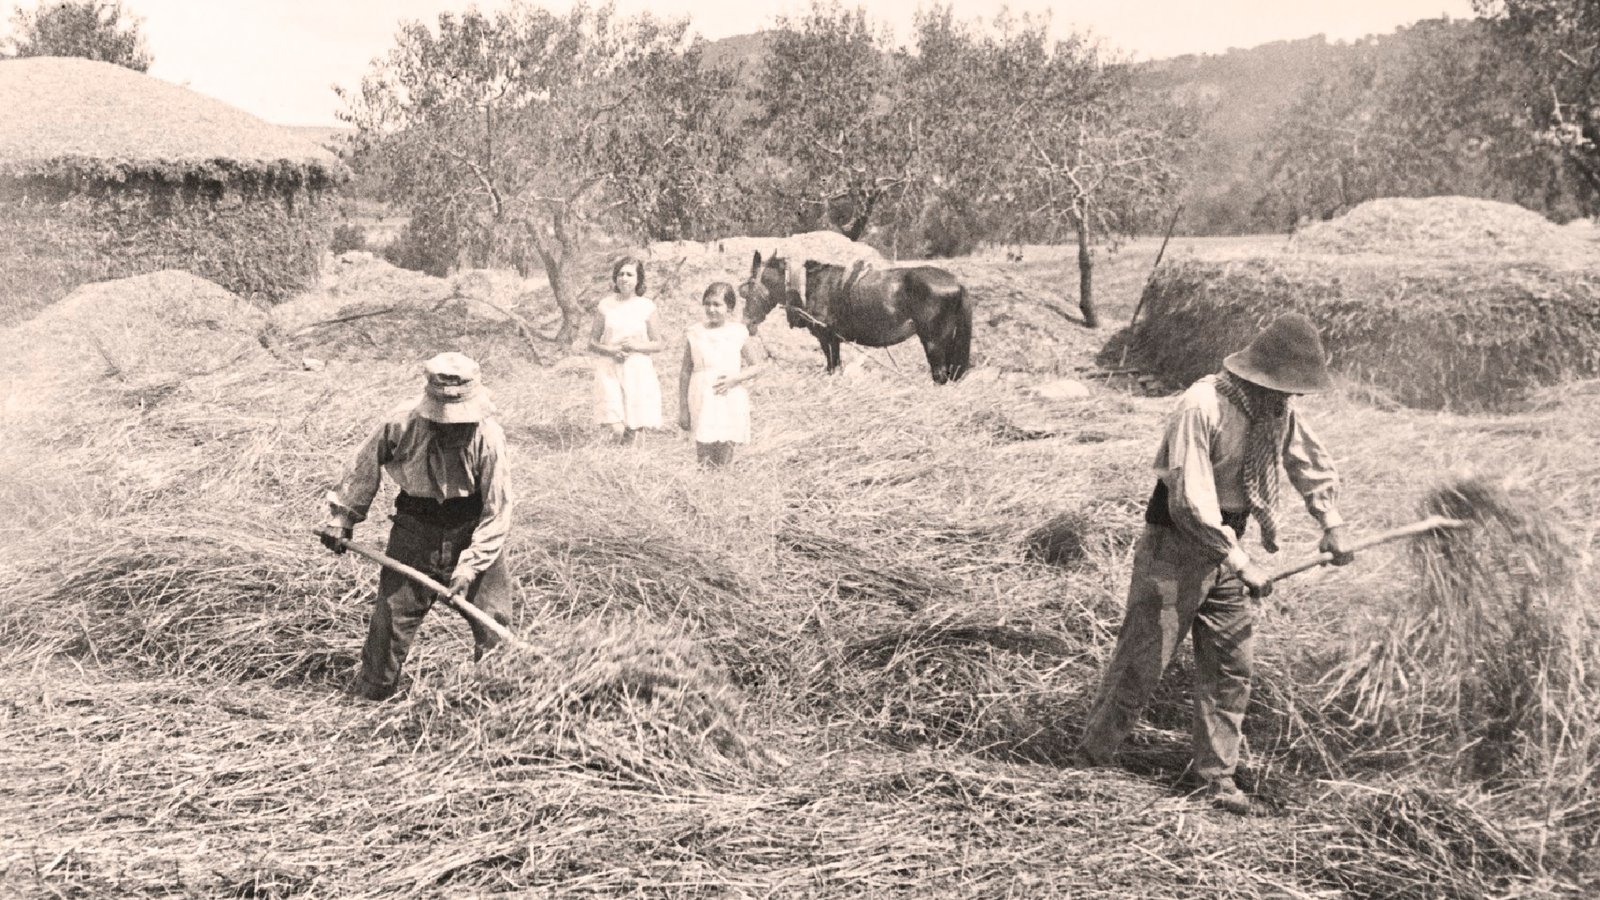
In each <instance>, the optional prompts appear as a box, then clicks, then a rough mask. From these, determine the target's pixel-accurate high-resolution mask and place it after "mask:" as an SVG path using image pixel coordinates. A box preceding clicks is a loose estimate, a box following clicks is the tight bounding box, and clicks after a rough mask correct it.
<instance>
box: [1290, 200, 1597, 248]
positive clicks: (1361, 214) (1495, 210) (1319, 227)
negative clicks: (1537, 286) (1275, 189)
mask: <svg viewBox="0 0 1600 900" xmlns="http://www.w3.org/2000/svg"><path fill="white" fill-rule="evenodd" d="M1577 244H1578V240H1577V239H1576V237H1575V236H1574V235H1573V234H1572V233H1571V232H1568V231H1564V230H1563V229H1562V228H1561V227H1560V226H1559V225H1556V224H1555V223H1554V222H1551V221H1550V220H1549V219H1546V218H1545V217H1544V216H1541V215H1539V214H1538V213H1536V212H1533V211H1532V210H1528V209H1524V208H1522V207H1520V206H1516V205H1513V204H1510V203H1497V202H1495V201H1493V200H1480V199H1478V198H1476V197H1384V198H1382V199H1379V200H1371V201H1368V202H1366V203H1363V204H1361V205H1360V206H1357V207H1356V208H1355V209H1352V210H1350V212H1349V213H1347V214H1345V215H1343V216H1340V217H1338V218H1336V219H1331V220H1329V221H1327V222H1317V223H1315V224H1313V225H1308V226H1307V227H1306V228H1304V229H1302V230H1301V231H1300V232H1299V233H1297V234H1296V235H1295V236H1294V239H1293V240H1292V241H1291V246H1292V247H1293V248H1294V249H1296V250H1298V251H1301V252H1305V253H1388V254H1405V255H1407V256H1418V255H1423V256H1455V255H1461V254H1492V255H1495V256H1505V255H1507V254H1510V255H1519V256H1520V255H1543V254H1546V253H1550V252H1559V251H1561V250H1570V249H1572V248H1573V247H1574V246H1576V245H1577Z"/></svg>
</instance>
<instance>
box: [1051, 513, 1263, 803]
mask: <svg viewBox="0 0 1600 900" xmlns="http://www.w3.org/2000/svg"><path fill="white" fill-rule="evenodd" d="M1255 616H1256V611H1255V601H1253V600H1252V599H1251V598H1250V597H1249V595H1248V594H1246V593H1245V590H1244V584H1243V582H1241V581H1239V579H1238V577H1237V576H1234V575H1231V574H1229V575H1224V574H1223V573H1222V570H1221V568H1220V567H1219V566H1218V565H1217V563H1216V561H1215V560H1212V559H1209V558H1208V557H1207V556H1206V555H1205V554H1204V552H1202V551H1201V550H1200V548H1199V546H1198V545H1196V544H1194V543H1191V542H1190V541H1189V540H1188V539H1186V538H1185V537H1183V536H1182V535H1181V534H1179V533H1178V531H1177V530H1176V529H1173V528H1168V527H1166V526H1162V525H1146V526H1145V530H1144V534H1143V535H1141V536H1140V538H1139V544H1138V546H1137V547H1136V548H1135V550H1134V556H1133V579H1132V581H1131V583H1130V584H1129V587H1128V607H1127V612H1126V614H1125V615H1124V617H1123V620H1122V630H1121V631H1120V632H1119V633H1118V634H1117V646H1116V649H1115V650H1113V651H1112V652H1111V662H1110V663H1109V664H1108V665H1107V666H1106V673H1105V676H1104V678H1103V679H1102V680H1101V683H1100V691H1099V694H1098V695H1097V696H1096V698H1095V702H1094V707H1093V708H1092V709H1091V711H1090V713H1089V722H1088V725H1087V727H1086V728H1085V729H1084V735H1083V741H1082V743H1081V744H1079V750H1080V751H1081V752H1083V753H1084V755H1085V756H1086V757H1088V758H1089V759H1090V760H1091V761H1092V762H1095V763H1097V764H1106V763H1109V762H1110V761H1111V759H1112V756H1113V754H1114V753H1115V752H1116V749H1117V746H1118V745H1120V744H1121V743H1122V741H1123V739H1124V738H1126V737H1127V736H1128V733H1129V732H1131V731H1132V730H1133V727H1134V725H1135V724H1136V723H1137V722H1138V720H1139V715H1140V713H1141V712H1142V711H1143V710H1144V706H1145V704H1146V703H1147V702H1149V700H1150V695H1151V694H1152V693H1153V692H1154V691H1155V689H1156V685H1157V683H1159V682H1160V681H1161V674H1162V673H1163V672H1165V671H1166V668H1167V664H1168V663H1169V662H1171V661H1172V655H1173V653H1174V652H1175V651H1176V650H1177V648H1178V645H1179V644H1180V643H1182V641H1183V639H1184V638H1185V637H1188V636H1190V635H1192V636H1193V639H1194V660H1195V684H1194V762H1195V770H1196V771H1197V772H1199V774H1200V775H1201V777H1203V778H1205V779H1207V780H1210V781H1216V780H1220V779H1225V778H1232V777H1233V774H1234V771H1235V770H1236V769H1237V767H1238V765H1239V746H1240V741H1241V728H1242V726H1243V724H1244V714H1245V708H1246V707H1247V706H1249V704H1250V677H1251V674H1252V673H1253V671H1254V668H1255V665H1254V657H1255V654H1254V644H1255Z"/></svg>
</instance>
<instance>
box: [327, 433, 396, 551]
mask: <svg viewBox="0 0 1600 900" xmlns="http://www.w3.org/2000/svg"><path fill="white" fill-rule="evenodd" d="M390 431H391V429H390V427H389V424H388V423H384V424H383V425H380V426H378V428H377V429H376V430H374V431H373V433H372V436H371V437H369V438H367V440H366V442H365V443H363V444H362V445H361V449H359V450H357V451H356V455H355V458H354V459H353V460H352V461H351V463H350V468H349V469H348V470H347V471H346V472H345V475H344V478H343V479H341V480H340V481H339V483H338V484H337V485H335V486H334V488H333V489H332V490H330V491H328V494H327V500H328V510H329V516H330V518H331V519H332V520H333V521H334V522H335V523H337V524H339V525H341V526H343V527H346V528H348V527H350V526H352V525H354V524H356V523H357V522H361V521H364V520H365V519H366V518H367V510H369V509H371V508H372V498H374V497H376V496H377V495H378V485H379V483H380V482H381V481H382V479H383V467H384V465H385V464H387V463H388V462H389V459H390V457H391V456H392V455H393V453H394V440H393V436H392V435H391V434H390Z"/></svg>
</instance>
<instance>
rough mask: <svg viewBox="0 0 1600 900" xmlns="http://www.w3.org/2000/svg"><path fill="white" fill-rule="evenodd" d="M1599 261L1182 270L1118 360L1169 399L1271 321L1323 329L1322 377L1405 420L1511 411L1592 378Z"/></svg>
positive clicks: (1283, 263)
mask: <svg viewBox="0 0 1600 900" xmlns="http://www.w3.org/2000/svg"><path fill="white" fill-rule="evenodd" d="M1597 261H1600V255H1596V254H1593V253H1592V252H1591V251H1588V250H1585V251H1583V252H1582V255H1576V254H1574V255H1569V256H1567V257H1564V258H1547V259H1534V258H1529V257H1524V258H1510V257H1507V258H1500V259H1497V258H1493V257H1487V256H1460V257H1455V258H1450V259H1426V258H1424V259H1417V258H1412V257H1404V256H1382V255H1376V254H1367V255H1361V256H1335V255H1318V256H1313V255H1306V254H1291V253H1283V254H1274V255H1262V256H1251V257H1242V258H1232V259H1213V258H1199V257H1190V258H1187V259H1180V260H1176V261H1174V262H1172V263H1170V264H1168V265H1165V266H1163V267H1162V268H1161V269H1160V270H1159V271H1158V272H1157V273H1156V275H1155V277H1154V278H1153V279H1152V281H1151V283H1150V286H1149V287H1148V288H1147V289H1146V292H1145V295H1144V309H1145V313H1146V314H1145V315H1144V317H1143V318H1142V319H1141V320H1140V322H1139V323H1138V326H1137V330H1136V332H1135V333H1134V334H1133V336H1132V338H1131V340H1130V342H1129V351H1130V360H1132V361H1134V362H1135V363H1136V364H1137V365H1138V366H1139V367H1140V368H1142V369H1144V370H1145V371H1148V372H1152V373H1156V374H1159V375H1160V376H1161V377H1163V378H1165V379H1167V380H1168V381H1170V382H1172V383H1173V384H1174V385H1178V384H1185V383H1188V382H1190V381H1192V380H1194V379H1195V378H1198V377H1200V376H1201V375H1205V374H1207V373H1209V372H1214V371H1216V370H1217V369H1218V368H1219V367H1220V365H1221V364H1222V359H1223V357H1225V356H1226V355H1227V354H1229V353H1231V352H1233V351H1235V350H1239V349H1242V348H1243V347H1244V345H1245V344H1246V343H1248V341H1249V339H1250V337H1251V336H1252V335H1254V334H1255V333H1256V332H1257V331H1258V330H1259V329H1260V328H1262V327H1263V326H1264V325H1265V324H1266V323H1268V322H1270V321H1271V320H1272V319H1274V318H1275V317H1277V316H1278V315H1279V314H1281V313H1283V312H1287V311H1290V310H1296V311H1299V312H1303V313H1305V314H1307V315H1309V316H1310V317H1311V319H1312V320H1313V321H1314V322H1316V323H1317V326H1318V327H1319V328H1320V329H1321V332H1322V339H1323V342H1324V344H1325V346H1326V348H1327V350H1328V352H1329V354H1330V355H1331V357H1332V364H1333V366H1334V368H1335V369H1336V370H1337V371H1339V372H1340V373H1341V374H1342V375H1343V376H1344V377H1346V378H1347V379H1350V380H1353V381H1355V382H1357V383H1360V384H1362V385H1364V386H1366V387H1368V388H1370V389H1375V390H1376V391H1377V392H1378V393H1379V394H1381V395H1387V396H1388V397H1391V398H1392V399H1393V400H1395V401H1397V402H1399V403H1402V404H1404V405H1407V406H1412V407H1419V408H1424V409H1457V410H1463V411H1481V410H1499V409H1504V408H1507V407H1510V406H1514V405H1515V404H1516V403H1518V402H1519V401H1520V400H1522V399H1523V398H1524V397H1525V395H1526V394H1527V393H1528V392H1529V391H1530V390H1531V389H1533V388H1536V387H1538V386H1541V385H1549V384H1556V383H1560V382H1563V381H1567V380H1571V379H1576V378H1584V377H1590V376H1593V375H1595V374H1600V327H1597V323H1600V277H1597V275H1596V269H1595V268H1594V263H1595V262H1597Z"/></svg>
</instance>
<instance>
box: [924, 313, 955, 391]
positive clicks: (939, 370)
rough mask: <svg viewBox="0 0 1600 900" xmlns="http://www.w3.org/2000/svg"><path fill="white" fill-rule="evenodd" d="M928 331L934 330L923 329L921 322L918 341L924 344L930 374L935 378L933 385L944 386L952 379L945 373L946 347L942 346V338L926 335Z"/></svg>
mask: <svg viewBox="0 0 1600 900" xmlns="http://www.w3.org/2000/svg"><path fill="white" fill-rule="evenodd" d="M927 330H932V329H923V327H922V323H920V322H919V323H918V330H917V340H919V341H921V342H922V353H923V355H924V356H926V357H928V374H929V375H932V376H933V383H934V384H944V383H945V382H946V381H948V380H950V379H949V376H948V375H947V374H946V373H945V363H944V347H943V346H942V344H941V338H942V336H941V335H937V334H935V335H929V334H926V333H925V331H927Z"/></svg>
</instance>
